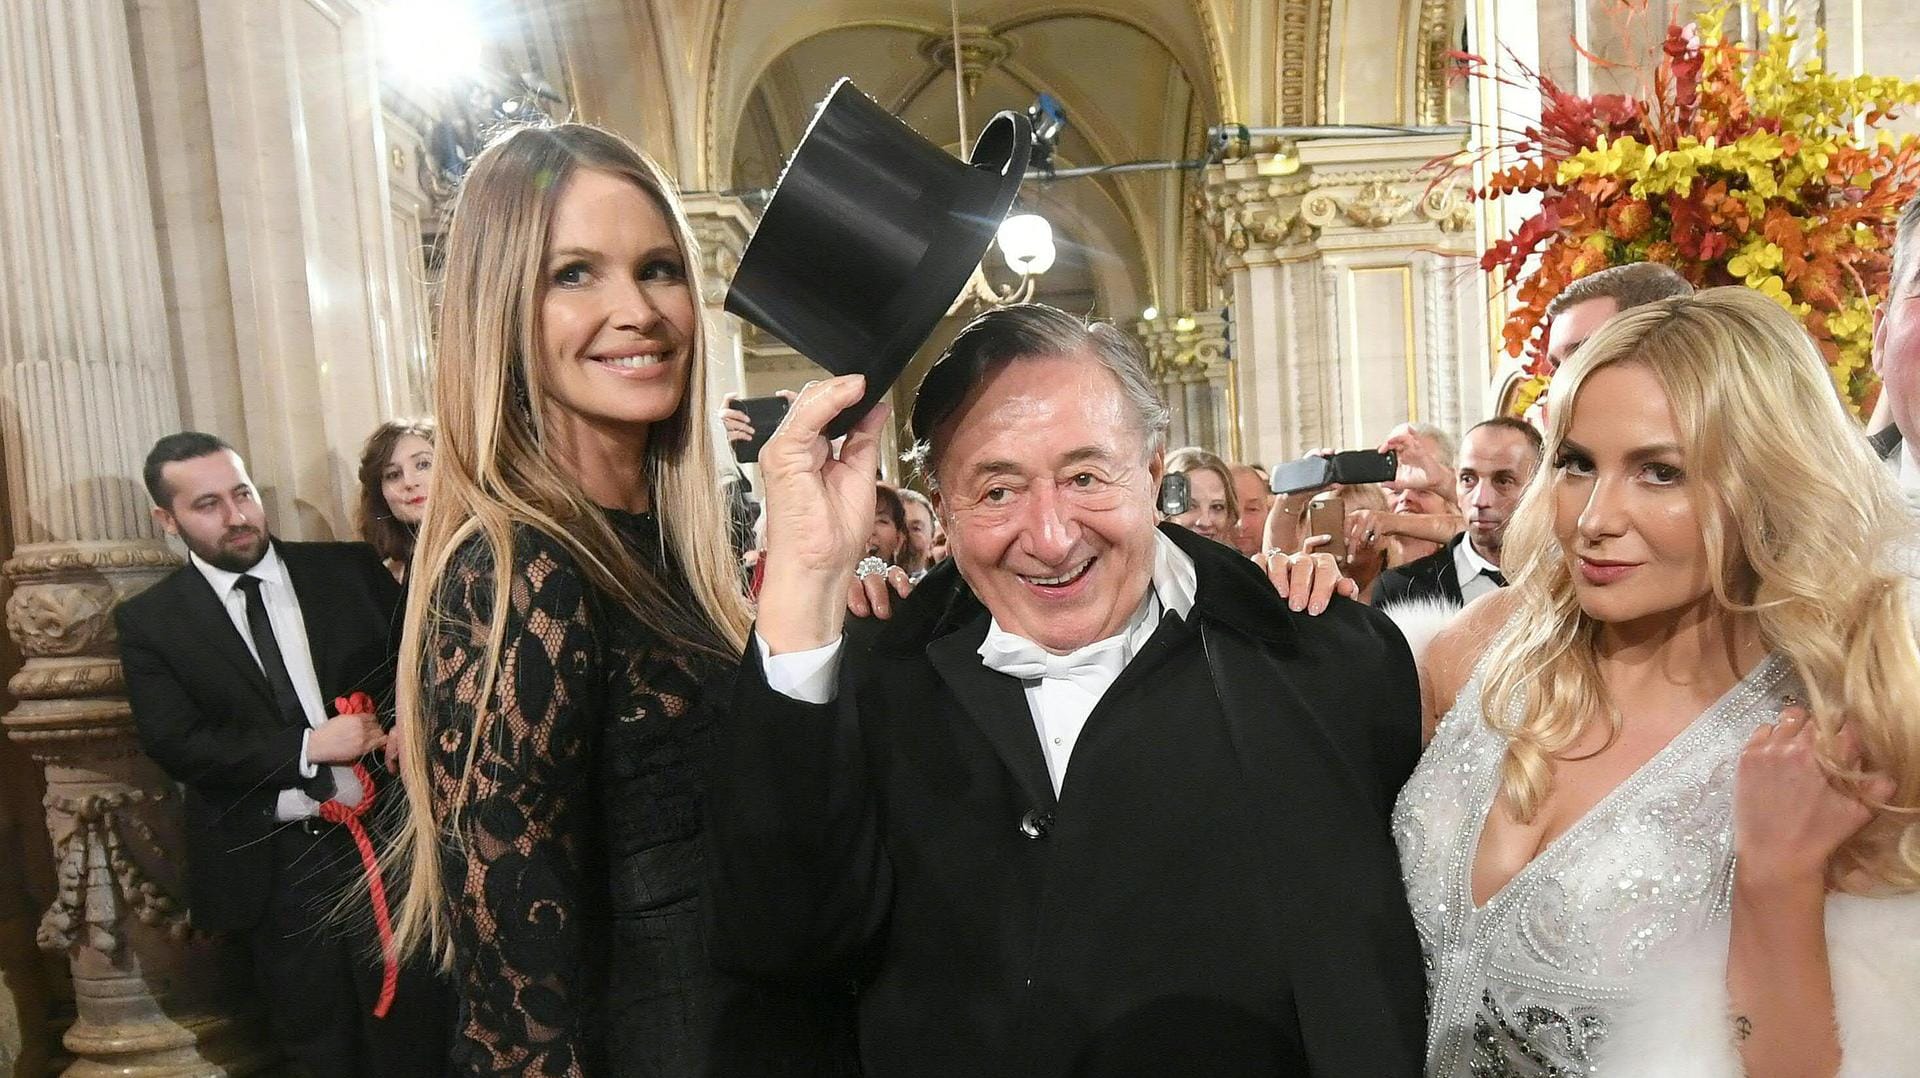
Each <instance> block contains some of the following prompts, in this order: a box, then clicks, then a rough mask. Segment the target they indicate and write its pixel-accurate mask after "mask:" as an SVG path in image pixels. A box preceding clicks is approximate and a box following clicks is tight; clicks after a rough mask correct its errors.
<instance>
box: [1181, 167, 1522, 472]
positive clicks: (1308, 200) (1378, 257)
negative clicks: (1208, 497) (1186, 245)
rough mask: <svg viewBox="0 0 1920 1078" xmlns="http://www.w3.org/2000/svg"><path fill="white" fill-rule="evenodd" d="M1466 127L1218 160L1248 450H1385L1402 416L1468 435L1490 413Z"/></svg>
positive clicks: (1211, 221)
mask: <svg viewBox="0 0 1920 1078" xmlns="http://www.w3.org/2000/svg"><path fill="white" fill-rule="evenodd" d="M1461 143H1462V140H1461V137H1460V136H1456V135H1418V136H1405V137H1394V138H1377V139H1327V140H1321V141H1315V142H1304V143H1300V144H1299V145H1298V146H1297V147H1283V148H1282V152H1274V153H1263V154H1259V155H1256V156H1253V157H1249V158H1245V159H1242V160H1238V161H1229V162H1226V163H1224V164H1220V165H1215V166H1213V167H1212V168H1210V169H1208V170H1207V183H1206V191H1205V194H1204V195H1203V196H1202V199H1203V207H1202V208H1203V210H1204V212H1205V214H1206V218H1207V222H1208V226H1209V232H1210V233H1211V239H1212V244H1213V252H1214V258H1215V261H1216V265H1217V266H1218V267H1219V269H1220V271H1221V272H1222V274H1223V275H1224V276H1226V277H1227V279H1228V280H1229V282H1230V285H1231V288H1232V294H1233V318H1234V330H1235V333H1234V345H1233V352H1234V368H1235V379H1234V389H1235V403H1236V404H1237V406H1238V408H1237V414H1238V417H1239V420H1240V424H1241V427H1240V434H1241V438H1242V453H1243V455H1244V456H1245V457H1246V458H1247V459H1250V460H1257V461H1260V462H1262V463H1267V464H1272V463H1275V462H1277V461H1284V460H1288V459H1291V458H1294V457H1297V456H1299V455H1300V454H1302V453H1304V452H1306V451H1307V450H1309V449H1313V448H1315V447H1320V446H1326V447H1329V448H1333V449H1355V448H1363V447H1371V446H1373V445H1375V444H1377V443H1378V442H1379V440H1380V439H1381V438H1383V437H1384V436H1385V435H1386V433H1387V432H1388V431H1389V430H1391V429H1392V428H1393V427H1394V426H1395V425H1396V424H1398V423H1403V422H1407V421H1410V420H1423V421H1429V422H1434V423H1438V424H1440V425H1441V426H1443V427H1446V428H1448V429H1450V430H1454V431H1458V430H1459V429H1460V428H1461V427H1462V426H1464V425H1470V424H1471V423H1472V422H1475V421H1477V420H1479V419H1481V418H1484V412H1485V409H1486V407H1487V403H1486V399H1485V398H1486V392H1487V381H1488V379H1487V375H1488V369H1487V361H1486V357H1487V356H1488V354H1489V353H1488V350H1487V345H1486V343H1485V323H1484V321H1483V320H1482V319H1481V318H1480V311H1481V310H1482V304H1483V303H1484V298H1485V291H1484V288H1485V285H1484V283H1483V281H1482V277H1481V274H1480V272H1479V270H1478V268H1477V265H1476V262H1475V253H1474V248H1473V243H1474V239H1473V216H1472V211H1471V209H1470V208H1469V207H1468V205H1467V204H1466V202H1465V200H1464V185H1462V184H1459V183H1457V182H1450V183H1447V184H1442V185H1439V186H1435V185H1434V184H1433V182H1432V176H1431V173H1429V172H1428V171H1427V170H1426V165H1427V163H1428V162H1429V161H1431V160H1433V159H1435V158H1437V157H1442V156H1444V155H1446V154H1449V153H1453V152H1456V151H1458V150H1459V149H1460V147H1461Z"/></svg>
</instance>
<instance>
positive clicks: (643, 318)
mask: <svg viewBox="0 0 1920 1078" xmlns="http://www.w3.org/2000/svg"><path fill="white" fill-rule="evenodd" d="M446 242H447V247H446V274H445V283H444V290H443V293H442V298H441V302H440V310H439V333H438V354H437V357H436V365H435V379H434V404H435V409H434V410H435V414H436V416H437V418H438V420H439V423H440V434H439V439H438V443H437V446H436V448H437V450H438V455H437V458H436V465H435V468H436V473H437V475H436V478H435V481H434V482H435V485H434V494H433V498H432V499H431V501H430V502H429V503H428V505H427V515H426V519H425V521H424V522H423V523H422V525H421V528H420V533H419V539H418V548H417V550H416V552H415V557H414V562H413V564H414V566H415V573H416V575H417V579H416V580H414V581H413V582H412V583H413V587H412V588H411V591H410V594H409V598H408V603H407V611H406V628H405V632H404V638H403V642H402V646H401V659H400V670H399V675H398V682H399V694H398V695H399V723H400V724H401V725H402V727H404V728H405V729H406V730H407V736H406V737H405V738H404V744H405V749H404V754H403V763H402V777H403V780H404V784H405V787H406V792H407V821H406V826H405V828H404V831H403V836H402V840H401V842H400V844H399V845H398V847H397V848H396V849H395V850H394V851H393V853H392V856H391V859H390V860H391V862H392V863H394V864H395V866H396V868H398V869H399V870H400V873H399V874H400V875H402V876H404V878H405V880H406V884H407V886H406V892H405V897H404V900H403V901H402V904H401V906H400V912H399V915H398V919H397V925H396V937H397V940H398V943H399V946H400V948H401V949H402V951H403V952H406V951H427V952H430V953H431V954H432V955H433V956H435V957H436V958H437V959H438V960H440V962H441V963H442V964H443V965H445V966H446V967H447V968H449V969H450V970H451V971H452V973H453V977H454V982H455V988H456V992H457V994H458V996H459V1000H460V1014H459V1019H458V1027H457V1034H456V1044H455V1047H454V1056H453V1058H454V1060H455V1063H456V1066H457V1067H458V1069H459V1070H460V1071H461V1072H462V1073H487V1074H492V1073H500V1074H515V1075H519V1074H556V1075H558V1074H574V1075H578V1074H587V1075H592V1074H620V1075H645V1074H663V1075H681V1074H701V1073H708V1072H710V1071H715V1070H720V1071H730V1072H752V1071H754V1070H755V1068H756V1067H757V1063H755V1062H753V1061H752V1060H751V1055H750V1053H751V1052H752V1051H753V1050H754V1049H755V1047H756V1045H757V1043H758V1042H755V1041H754V1039H753V1037H752V1036H750V1035H749V1036H732V1035H729V1034H727V1033H724V1032H723V1023H725V1022H745V1023H747V1024H748V1029H749V1030H752V1031H756V1032H757V1031H761V1030H765V1029H770V1028H773V1027H775V1026H776V1025H778V1024H779V1023H778V1022H777V1021H774V1020H771V1019H769V1020H768V1021H766V1022H756V1021H755V1013H756V1012H755V1011H754V1010H753V1007H752V1006H750V1005H748V1004H745V1003H742V1002H741V1001H740V1000H739V999H738V998H737V997H736V996H732V995H729V994H728V989H727V986H726V985H725V984H723V983H722V982H721V981H720V980H719V979H718V978H717V977H716V975H715V974H714V973H713V972H712V971H711V969H710V967H709V965H708V963H707V962H706V960H705V954H704V948H703V945H702V937H701V928H700V923H701V904H700V888H701V884H702V881H703V875H704V832H703V826H702V811H703V805H704V801H705V777H704V768H705V763H706V760H705V757H706V754H707V750H708V746H709V744H710V742H711V740H712V723H711V720H710V719H709V718H708V716H707V713H706V711H705V710H704V709H702V708H701V707H699V706H697V701H698V700H699V698H700V696H701V694H702V689H703V686H704V685H706V684H707V683H708V682H710V681H712V680H713V679H715V678H718V677H722V676H724V675H726V674H728V673H729V672H730V670H731V668H732V667H733V665H734V664H735V663H736V662H737V659H738V656H739V654H740V649H741V648H742V646H743V645H744V642H745V639H746V634H747V629H748V625H749V623H750V613H749V608H748V605H747V602H746V600H745V599H744V597H743V596H742V595H741V593H740V584H739V579H738V573H737V570H736V567H735V565H734V559H733V554H732V552H731V549H730V547H729V543H728V537H727V522H726V519H725V517H724V515H723V512H722V506H721V503H720V500H719V499H718V498H716V497H714V494H713V491H714V487H715V477H716V475H717V472H716V467H715V459H714V458H715V454H714V440H713V438H712V437H711V436H710V433H709V431H708V430H707V429H706V425H705V422H704V417H706V416H707V415H709V414H710V408H709V405H708V402H707V400H706V390H705V386H706V371H705V339H704V335H703V331H702V324H701V312H702V306H701V302H700V296H699V288H698V262H697V255H696V251H695V248H694V242H693V237H692V234H691V232H690V230H689V228H688V225H687V222H686V219H685V217H684V216H683V214H682V212H681V210H680V208H679V206H678V203H677V202H676V200H675V197H674V195H673V193H672V188H671V185H670V183H669V181H668V180H667V179H666V177H665V176H664V175H663V174H662V173H661V172H660V170H659V169H658V168H657V167H656V166H654V165H653V163H652V162H650V161H648V160H647V159H646V158H645V157H643V156H642V155H641V154H640V153H639V152H638V151H636V150H635V149H633V147H632V146H630V145H629V144H627V143H626V142H624V141H622V140H621V139H619V138H618V137H616V136H613V135H610V134H608V133H606V132H603V131H600V130H598V129H595V128H592V127H588V126H584V125H579V124H562V125H558V126H554V127H548V128H536V127H527V128H520V129H516V130H513V131H510V132H508V133H505V134H503V135H500V136H498V137H496V138H495V139H494V141H493V142H492V143H491V144H489V145H488V147H487V148H486V149H485V150H484V151H482V152H481V153H480V154H479V155H478V156H477V157H476V158H475V160H474V162H473V164H472V167H471V168H470V170H469V171H468V173H467V176H466V179H465V181H464V183H463V186H462V189H461V192H460V194H459V200H458V202H457V204H456V206H455V209H454V213H453V218H452V222H451V225H450V228H449V230H448V233H447V240H446ZM787 1028H789V1029H791V1028H795V1027H792V1026H789V1027H787ZM791 1050H793V1047H792V1046H784V1047H782V1048H781V1049H780V1050H779V1051H780V1054H783V1055H784V1054H787V1053H788V1052H789V1051H791ZM728 1052H730V1053H733V1054H732V1055H730V1056H728V1055H723V1053H728Z"/></svg>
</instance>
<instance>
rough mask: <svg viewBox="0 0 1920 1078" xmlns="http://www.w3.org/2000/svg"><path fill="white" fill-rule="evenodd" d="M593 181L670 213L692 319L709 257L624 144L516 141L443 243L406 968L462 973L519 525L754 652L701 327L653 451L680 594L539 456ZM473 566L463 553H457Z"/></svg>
mask: <svg viewBox="0 0 1920 1078" xmlns="http://www.w3.org/2000/svg"><path fill="white" fill-rule="evenodd" d="M581 169H597V170H600V171H603V172H608V173H612V174H614V175H617V176H622V177H625V178H626V179H628V180H631V181H632V182H633V183H634V184H635V185H636V186H638V187H639V188H640V189H641V190H643V191H645V192H646V193H647V194H648V195H649V196H651V197H652V198H653V199H654V200H655V201H656V202H657V203H659V205H660V208H661V209H662V211H664V212H665V214H666V216H667V219H668V221H669V222H670V223H671V226H672V228H673V232H674V235H675V238H676V240H677V241H678V243H679V246H680V253H681V256H682V259H683V260H684V264H685V266H686V271H687V272H686V278H687V287H688V288H689V289H691V290H692V291H693V300H694V310H695V312H696V315H699V314H701V313H703V312H704V310H705V308H704V306H703V305H702V304H701V302H700V294H699V277H700V275H699V252H698V250H697V248H696V247H695V244H694V238H693V232H692V229H691V228H690V227H689V226H688V224H687V220H686V216H685V214H684V213H682V211H681V209H680V206H679V203H678V201H677V199H676V198H675V197H674V194H673V188H672V184H671V182H670V181H669V180H668V179H667V177H666V176H665V174H664V173H662V172H661V170H660V169H659V168H658V167H657V166H656V165H654V163H653V162H652V161H650V160H648V159H647V158H646V156H645V155H643V154H641V153H640V151H638V150H636V149H634V148H633V146H631V145H630V144H628V143H627V142H625V141H624V140H622V139H620V138H619V137H617V136H615V135H611V134H609V133H607V132H605V131H601V130H599V129H597V128H594V127H589V126H586V125H583V124H560V125H557V126H552V127H522V128H517V129H514V130H511V131H508V132H505V133H503V134H501V135H499V136H497V137H496V138H494V139H493V141H492V142H491V143H489V145H488V146H487V147H486V149H484V150H482V151H481V152H480V154H479V155H478V156H476V157H475V158H474V161H473V164H472V166H471V168H470V169H469V170H468V172H467V175H466V179H465V181H464V182H463V184H462V186H461V190H460V194H459V198H458V201H457V202H456V203H455V206H454V211H453V218H452V222H451V224H450V226H449V228H448V231H447V237H446V269H445V279H444V284H443V288H442V293H441V299H440V307H439V313H438V341H437V351H436V354H435V359H434V390H433V396H434V411H435V418H436V419H437V420H438V422H439V424H440V436H439V439H438V441H437V443H436V447H435V448H436V450H437V454H436V457H435V461H434V473H433V491H432V496H431V497H430V498H429V499H428V501H427V515H426V519H425V520H424V521H422V522H421V526H420V535H419V540H418V542H417V544H416V545H415V548H414V555H413V571H412V574H411V582H410V587H409V591H408V596H407V609H406V623H405V631H404V634H403V636H402V639H401V645H400V660H399V669H398V671H397V675H396V676H397V682H398V685H397V697H398V722H399V725H400V727H401V728H402V729H403V730H404V731H405V732H406V734H407V736H406V738H405V745H404V749H405V751H404V753H403V756H402V766H401V780H402V783H403V785H404V787H405V789H406V798H407V805H406V809H407V815H406V821H405V823H404V825H403V826H402V828H401V829H400V833H399V835H398V839H397V841H396V843H395V845H394V847H393V848H392V849H391V850H390V851H389V852H388V856H387V861H388V863H389V865H391V866H392V867H393V869H394V874H395V876H396V877H398V878H403V879H404V880H405V897H404V899H403V900H402V902H401V905H400V911H399V915H398V917H397V918H396V925H395V939H396V943H397V945H398V946H399V948H400V950H401V953H403V954H405V953H409V952H411V951H413V950H416V949H419V948H422V947H425V948H428V949H429V950H430V951H431V952H432V953H433V954H434V955H435V956H436V957H437V958H438V959H439V960H440V962H441V963H442V964H445V963H448V962H450V961H451V959H452V954H451V947H450V940H449V936H448V931H447V930H448V899H449V896H448V894H447V883H446V881H445V880H444V879H443V870H442V860H441V858H442V855H443V852H444V845H443V844H444V843H446V842H454V843H458V842H459V841H460V839H461V826H462V820H461V817H462V810H463V808H464V802H465V799H466V796H467V792H468V789H469V787H470V785H471V781H472V770H473V755H472V753H473V748H474V747H475V746H478V745H480V744H482V743H483V742H484V740H485V738H486V737H487V735H488V727H489V726H491V721H490V718H489V714H488V712H489V704H490V697H491V693H492V691H493V683H494V680H495V678H496V676H497V674H498V672H499V668H500V660H501V655H500V651H501V647H502V644H503V640H504V637H505V632H506V617H507V605H508V598H509V590H510V586H511V581H512V577H513V574H514V572H515V571H516V566H515V565H514V563H513V535H514V531H515V529H516V527H524V528H532V529H536V530H538V531H539V532H541V533H543V534H544V535H546V536H547V537H549V538H550V539H552V540H553V541H555V542H558V543H559V544H561V546H562V547H563V548H564V549H566V550H567V552H568V553H569V554H570V555H571V556H572V558H573V559H574V561H575V563H576V564H577V566H578V567H579V569H580V571H581V572H582V573H584V574H585V575H586V577H587V578H588V580H589V581H590V582H591V583H592V584H593V586H595V587H596V588H598V589H599V590H600V591H601V592H603V593H604V594H607V595H609V596H611V597H613V599H614V600H616V601H617V602H619V603H621V604H622V605H624V606H625V607H627V608H628V609H629V610H631V611H632V612H633V613H634V615H635V616H636V617H638V618H639V619H640V621H641V622H642V623H643V624H644V625H646V626H647V627H648V628H649V629H651V630H652V631H653V632H654V633H655V634H656V635H657V636H659V637H660V638H662V639H664V640H669V641H672V642H674V643H676V644H678V645H680V646H682V647H685V648H688V649H691V650H693V651H696V652H701V653H705V654H708V655H710V656H713V657H715V658H717V659H723V660H728V661H731V660H733V659H735V658H737V657H738V655H739V653H740V649H741V648H742V647H744V645H745V641H746V635H747V629H748V626H749V624H750V622H751V614H750V612H749V608H748V606H747V602H746V598H745V596H744V595H743V594H742V592H741V586H740V577H739V570H738V566H737V563H736V561H735V558H734V555H733V552H732V548H731V545H730V543H729V541H728V532H727V521H726V517H725V515H724V513H723V511H722V507H721V504H720V500H719V498H718V497H717V496H716V495H715V489H716V482H717V468H716V463H715V453H714V447H713V441H712V439H711V438H710V437H709V436H708V431H707V416H708V415H709V405H708V401H707V393H706V331H705V327H704V325H703V324H698V325H696V328H695V335H694V340H693V342H692V362H691V364H690V365H689V369H688V371H687V376H686V386H685V389H684V391H683V393H682V395H681V399H680V407H679V410H678V411H677V412H675V414H674V415H673V417H672V418H671V419H669V420H666V421H665V422H662V423H658V424H655V425H654V426H653V428H652V430H651V431H649V433H648V438H647V469H646V472H647V478H648V483H649V485H650V488H651V489H650V493H651V496H652V504H653V506H654V509H655V515H656V519H657V520H658V521H659V527H660V532H661V541H662V543H663V544H664V547H665V549H666V551H667V552H668V553H669V555H670V556H671V562H672V564H673V565H674V567H675V568H676V569H677V570H678V571H679V572H680V573H681V574H683V576H684V579H681V580H675V581H671V582H669V581H663V580H661V579H659V574H658V572H657V570H656V569H655V568H654V567H652V566H648V565H643V564H641V562H640V559H638V558H635V557H634V556H633V554H632V553H631V552H630V551H629V549H628V548H627V546H626V544H625V543H624V542H622V540H621V538H620V536H619V534H618V532H617V531H616V530H615V529H614V526H613V524H612V523H611V522H610V521H609V520H608V518H607V516H606V514H605V513H604V512H603V511H602V510H601V509H600V508H599V507H598V506H596V505H594V504H593V502H592V501H591V500H590V499H589V498H588V497H587V496H586V494H585V493H584V492H583V491H582V490H581V488H580V485H579V484H578V483H577V482H575V481H574V479H573V478H572V477H570V476H569V475H568V474H567V473H566V472H565V471H564V470H563V469H561V468H560V467H559V466H558V465H557V464H556V463H555V462H554V460H553V459H552V458H550V457H549V456H548V455H547V454H546V453H545V452H544V451H543V450H542V448H541V447H542V422H543V421H542V412H543V406H544V405H545V403H546V401H547V399H548V398H547V393H546V389H545V379H544V372H543V371H542V370H541V364H540V362H539V356H540V347H539V340H540V323H539V311H540V304H541V300H542V296H543V294H544V287H545V280H546V274H545V263H546V257H547V245H548V237H549V233H550V230H551V228H552V222H553V215H554V208H555V206H556V204H557V203H558V202H559V199H560V197H561V194H562V193H563V192H564V191H565V190H566V187H567V184H568V181H569V180H570V179H571V177H572V176H573V175H574V173H576V172H577V171H579V170H581ZM476 537H477V538H478V539H479V541H480V543H481V544H482V545H483V547H484V551H485V553H486V554H487V555H489V561H490V564H491V567H492V583H493V609H492V611H491V613H490V615H489V619H488V622H487V625H486V641H487V645H486V653H485V657H484V660H483V662H482V665H481V680H480V685H481V692H482V696H481V699H480V701H479V704H478V707H477V708H476V710H475V714H476V716H477V719H476V722H477V724H478V728H476V729H475V730H473V731H471V732H470V734H469V736H468V738H467V744H468V746H469V749H468V758H467V760H466V761H465V762H464V764H463V770H462V774H461V778H460V783H459V787H458V791H457V793H456V794H455V796H454V800H453V803H452V804H446V805H436V804H434V803H433V799H432V792H433V787H432V782H431V779H430V778H429V775H428V770H427V733H426V732H427V731H429V730H431V728H432V724H431V723H430V722H429V717H430V715H431V713H432V712H433V710H434V707H435V701H433V700H432V699H429V698H428V695H427V693H428V691H429V690H428V687H427V686H425V685H423V680H422V679H423V675H424V674H425V672H426V663H427V661H428V657H429V656H430V655H431V654H432V653H433V652H432V647H431V645H432V643H433V641H435V640H436V638H438V637H439V636H440V635H441V633H442V631H443V630H445V629H448V628H450V627H449V626H447V625H446V624H445V619H444V616H443V613H442V611H440V610H439V609H437V607H436V602H435V600H436V596H437V592H438V591H439V589H440V587H441V584H442V581H443V580H444V579H445V578H446V577H447V574H448V572H449V571H450V569H451V568H453V562H454V558H455V554H456V552H459V551H461V550H462V549H463V547H465V546H466V545H467V544H468V543H469V541H470V540H473V539H475V538H476ZM462 556H463V557H464V555H462Z"/></svg>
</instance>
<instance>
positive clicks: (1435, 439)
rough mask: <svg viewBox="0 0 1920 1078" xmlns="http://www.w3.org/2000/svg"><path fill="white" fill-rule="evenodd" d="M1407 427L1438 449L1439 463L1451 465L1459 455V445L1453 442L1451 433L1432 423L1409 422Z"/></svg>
mask: <svg viewBox="0 0 1920 1078" xmlns="http://www.w3.org/2000/svg"><path fill="white" fill-rule="evenodd" d="M1407 429H1408V430H1410V431H1412V432H1413V433H1414V434H1416V435H1418V436H1420V437H1422V438H1425V439H1427V440H1428V441H1430V442H1432V443H1433V444H1434V446H1435V447H1437V448H1438V449H1439V450H1440V463H1442V464H1444V465H1446V466H1447V467H1449V468H1451V467H1453V462H1454V461H1455V460H1456V459H1458V458H1459V456H1460V447H1459V446H1457V445H1455V444H1454V441H1453V435H1452V434H1450V433H1448V432H1447V431H1446V430H1445V429H1444V428H1442V427H1439V426H1436V425H1434V424H1432V423H1411V424H1408V426H1407Z"/></svg>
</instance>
